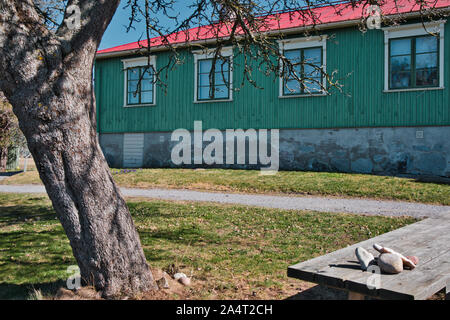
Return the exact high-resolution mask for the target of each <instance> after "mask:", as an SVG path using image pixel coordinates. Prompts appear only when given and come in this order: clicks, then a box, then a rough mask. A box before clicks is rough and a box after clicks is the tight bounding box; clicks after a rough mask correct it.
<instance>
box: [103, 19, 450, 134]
mask: <svg viewBox="0 0 450 320" xmlns="http://www.w3.org/2000/svg"><path fill="white" fill-rule="evenodd" d="M449 25H450V24H449V23H446V24H445V34H446V35H447V36H446V37H445V49H444V52H445V59H444V60H445V66H444V67H445V70H444V73H445V74H444V86H445V89H444V90H422V91H413V92H395V93H394V92H389V93H384V92H383V89H384V34H383V31H382V30H369V31H368V32H366V33H361V32H360V31H358V30H357V29H356V28H346V29H337V30H329V31H327V32H326V34H328V36H329V39H328V40H327V57H326V58H327V71H328V72H332V71H333V70H338V71H339V73H338V77H339V78H344V79H343V80H342V83H343V84H344V87H343V90H344V93H340V92H337V91H336V90H333V93H332V94H331V95H329V96H316V97H298V98H279V97H278V95H279V83H278V81H279V80H278V79H275V78H274V76H270V77H266V76H265V75H264V74H262V73H261V72H258V71H255V72H254V74H253V76H254V79H255V80H256V82H257V83H258V85H260V86H262V87H264V89H263V90H261V89H257V88H255V87H253V86H252V85H250V84H248V83H246V85H245V86H244V87H243V88H242V89H241V90H240V91H237V92H236V91H235V92H233V101H232V102H211V103H205V102H203V103H194V102H193V101H194V58H193V55H192V54H191V53H189V52H182V53H181V54H182V57H183V58H184V59H185V63H184V64H182V65H180V66H179V67H178V68H176V69H175V70H174V71H171V72H170V73H169V78H168V79H167V84H168V89H167V90H168V93H167V95H165V94H164V91H163V89H162V88H161V87H157V90H156V106H149V107H133V108H124V107H123V101H124V98H123V94H124V78H123V77H124V72H123V65H122V62H121V59H122V58H112V59H101V60H98V61H97V62H96V68H95V79H96V88H95V89H96V90H95V91H96V97H97V108H98V109H97V110H98V114H97V118H98V129H99V131H100V132H102V133H119V132H149V131H172V130H174V129H177V128H186V129H193V123H194V121H195V120H202V121H203V127H204V128H218V129H228V128H243V129H246V128H255V129H259V128H267V129H270V128H280V129H282V128H349V127H352V128H353V127H391V126H436V125H450V111H449V102H450V96H449V89H448V87H449V86H450V83H449V81H450V78H449V76H450V59H448V57H449V56H450V39H449V38H450V37H449V36H448V35H450V28H449ZM156 55H157V60H156V63H157V66H163V65H164V64H166V63H167V61H168V53H165V52H161V53H157V54H156ZM242 66H243V63H242V59H241V58H240V57H239V56H235V58H234V71H233V78H234V79H233V81H234V86H235V87H239V84H240V83H241V80H242Z"/></svg>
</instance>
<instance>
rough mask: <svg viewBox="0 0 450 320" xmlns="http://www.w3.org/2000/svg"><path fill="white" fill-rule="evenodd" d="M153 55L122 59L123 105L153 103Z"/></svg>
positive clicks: (146, 104)
mask: <svg viewBox="0 0 450 320" xmlns="http://www.w3.org/2000/svg"><path fill="white" fill-rule="evenodd" d="M155 60H156V58H155V57H151V58H150V65H148V58H147V57H142V58H136V59H127V60H122V62H123V64H124V70H125V75H124V78H125V84H124V86H125V93H124V95H125V97H124V105H125V107H132V106H148V105H155V74H154V73H155V66H156V64H155V62H156V61H155Z"/></svg>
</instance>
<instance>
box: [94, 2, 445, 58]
mask: <svg viewBox="0 0 450 320" xmlns="http://www.w3.org/2000/svg"><path fill="white" fill-rule="evenodd" d="M428 4H429V5H428V6H429V7H430V8H445V7H448V6H450V0H428ZM365 10H366V9H365V8H364V7H363V6H362V5H358V6H356V7H354V8H352V6H351V5H350V3H341V4H337V5H334V6H324V7H318V8H314V9H312V10H311V11H310V12H311V14H307V13H308V12H307V11H305V10H303V11H302V10H299V11H295V12H286V13H279V14H273V15H269V16H266V17H265V19H266V20H265V23H264V25H263V26H262V27H261V28H260V29H259V30H258V31H259V32H267V31H281V30H288V29H292V28H299V27H307V26H312V25H313V24H314V22H315V24H316V25H320V24H329V23H338V22H344V21H352V20H359V19H361V17H363V16H366V13H365V12H364V11H365ZM381 10H382V14H383V15H384V16H387V15H394V14H405V13H411V12H418V11H419V10H420V7H419V5H418V4H417V2H416V1H415V0H397V1H393V0H391V1H386V3H385V4H384V5H383V6H381ZM312 16H314V17H315V18H314V19H313V18H312ZM229 35H230V25H227V24H216V25H209V26H202V27H196V28H192V29H189V30H186V31H180V32H178V33H175V34H172V35H169V36H168V37H167V40H169V41H170V43H171V44H182V43H188V42H193V41H200V40H208V39H216V38H221V37H227V36H229ZM150 45H151V46H152V47H157V46H161V45H164V38H163V37H155V38H151V39H150ZM146 46H147V40H142V41H138V42H132V43H128V44H124V45H120V46H116V47H112V48H108V49H103V50H99V51H97V54H104V53H112V52H121V51H128V50H134V49H139V48H142V47H146Z"/></svg>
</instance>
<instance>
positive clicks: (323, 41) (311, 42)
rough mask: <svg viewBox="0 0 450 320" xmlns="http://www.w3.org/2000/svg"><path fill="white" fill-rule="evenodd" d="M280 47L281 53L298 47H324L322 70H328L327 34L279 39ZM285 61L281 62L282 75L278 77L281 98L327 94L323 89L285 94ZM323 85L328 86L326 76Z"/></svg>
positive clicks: (279, 96)
mask: <svg viewBox="0 0 450 320" xmlns="http://www.w3.org/2000/svg"><path fill="white" fill-rule="evenodd" d="M277 42H278V48H279V52H280V54H283V53H284V51H285V50H296V49H305V48H314V47H322V70H323V72H324V73H326V72H327V35H321V36H315V37H302V38H295V39H289V40H278V41H277ZM283 69H284V65H283V62H281V63H280V74H281V76H280V77H279V78H278V82H279V92H278V98H279V99H288V98H304V97H317V96H325V95H326V92H324V91H323V90H321V92H318V93H306V94H295V95H284V90H283V85H284V81H283ZM322 85H323V87H325V86H326V77H323V80H322Z"/></svg>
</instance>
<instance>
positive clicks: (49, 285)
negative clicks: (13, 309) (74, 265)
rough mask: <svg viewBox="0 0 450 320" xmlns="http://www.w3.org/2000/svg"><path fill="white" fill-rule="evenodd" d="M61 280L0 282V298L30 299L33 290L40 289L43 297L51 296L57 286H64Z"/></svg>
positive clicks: (54, 293)
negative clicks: (23, 282)
mask: <svg viewBox="0 0 450 320" xmlns="http://www.w3.org/2000/svg"><path fill="white" fill-rule="evenodd" d="M65 285H66V283H65V282H64V281H63V280H58V281H54V282H46V283H36V284H28V283H27V284H11V283H4V282H2V283H0V300H26V299H32V298H33V297H32V296H33V293H34V292H35V291H40V292H41V293H42V295H43V296H44V297H46V296H47V297H53V296H55V295H56V293H57V292H58V290H59V288H61V287H65Z"/></svg>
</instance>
